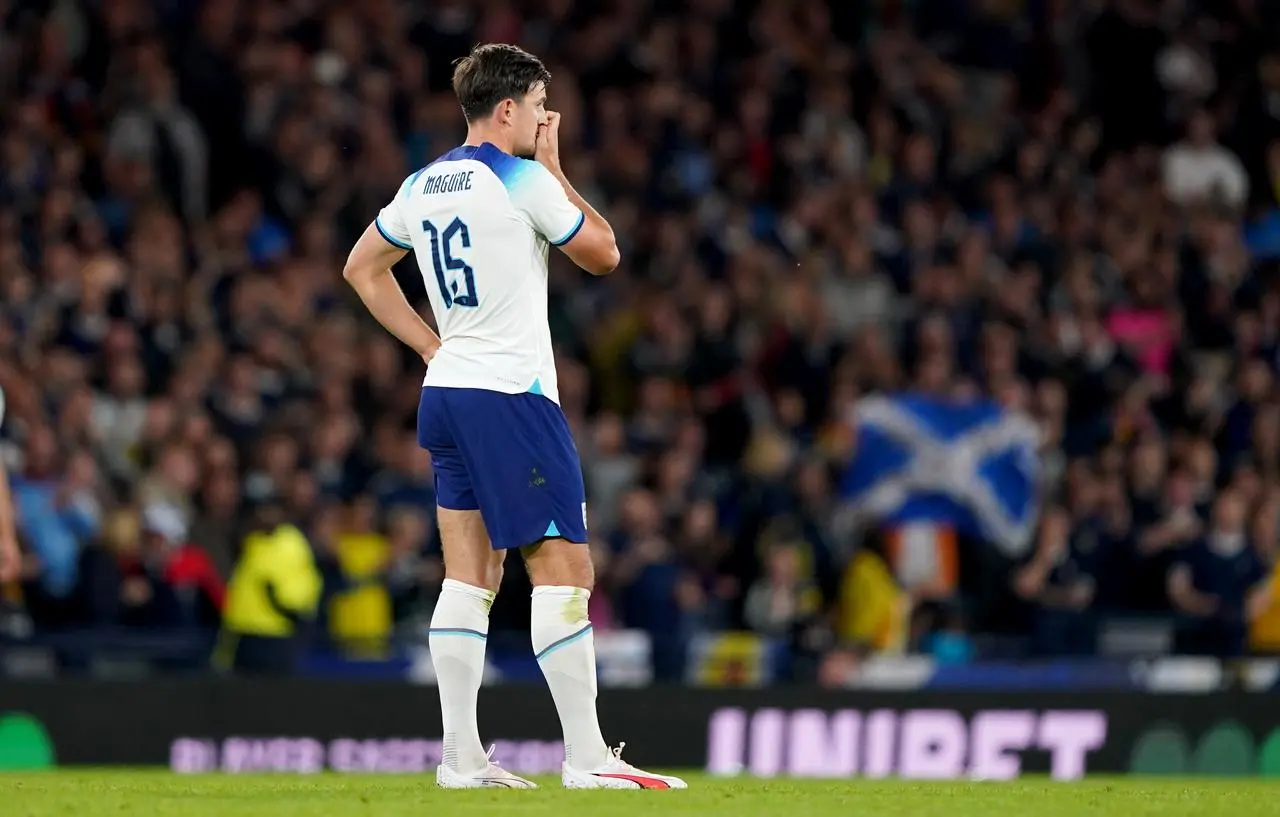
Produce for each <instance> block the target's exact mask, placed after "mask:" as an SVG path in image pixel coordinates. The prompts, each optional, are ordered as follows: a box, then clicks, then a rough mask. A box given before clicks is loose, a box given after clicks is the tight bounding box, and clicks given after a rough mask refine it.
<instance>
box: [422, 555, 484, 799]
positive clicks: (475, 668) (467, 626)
mask: <svg viewBox="0 0 1280 817" xmlns="http://www.w3.org/2000/svg"><path fill="white" fill-rule="evenodd" d="M493 598H494V594H493V593H491V592H490V591H488V590H485V589H484V588H482V587H474V586H472V585H469V584H464V583H462V582H459V581H454V580H453V579H445V580H444V584H443V586H442V587H441V589H440V598H439V600H437V601H436V609H435V612H434V613H433V614H432V615H431V630H430V633H429V635H428V643H429V644H430V646H431V663H432V665H434V666H435V670H436V684H437V685H438V686H439V687H440V712H441V715H442V716H443V719H444V747H443V748H444V752H443V759H442V762H443V764H444V765H445V766H448V767H449V768H450V769H452V770H454V771H456V772H461V773H462V774H473V773H475V772H480V771H483V770H485V769H487V768H488V767H489V758H488V755H486V754H485V751H484V746H483V745H482V744H481V743H480V727H479V726H478V725H477V724H476V698H477V697H478V696H479V694H480V681H481V679H482V678H483V677H484V648H485V644H486V643H487V641H488V638H489V608H490V607H491V606H492V605H493Z"/></svg>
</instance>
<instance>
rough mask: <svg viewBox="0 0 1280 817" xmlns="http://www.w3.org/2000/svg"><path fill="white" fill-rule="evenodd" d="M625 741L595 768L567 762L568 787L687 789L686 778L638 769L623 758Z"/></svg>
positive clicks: (565, 779) (564, 777)
mask: <svg viewBox="0 0 1280 817" xmlns="http://www.w3.org/2000/svg"><path fill="white" fill-rule="evenodd" d="M626 745H627V744H625V743H623V744H621V745H619V746H618V748H616V749H614V750H612V752H611V753H610V756H609V759H608V760H606V761H605V763H604V765H603V766H600V767H598V768H595V769H575V768H573V767H572V766H570V765H569V764H568V763H565V764H564V769H563V771H562V772H561V775H560V780H561V782H563V783H564V787H565V788H566V789H687V788H689V786H688V784H686V783H685V782H684V781H683V780H681V779H680V778H678V777H669V776H667V775H665V774H654V773H653V772H646V771H644V770H643V769H637V768H636V767H635V766H632V765H631V764H630V763H627V762H626V761H624V760H623V759H622V750H623V749H624V748H625V747H626Z"/></svg>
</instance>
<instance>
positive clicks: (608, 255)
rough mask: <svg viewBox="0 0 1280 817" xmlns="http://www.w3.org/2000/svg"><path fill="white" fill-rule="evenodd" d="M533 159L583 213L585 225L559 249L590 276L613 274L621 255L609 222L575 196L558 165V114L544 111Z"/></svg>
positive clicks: (583, 200) (581, 198) (579, 197)
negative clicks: (549, 174) (545, 115)
mask: <svg viewBox="0 0 1280 817" xmlns="http://www.w3.org/2000/svg"><path fill="white" fill-rule="evenodd" d="M533 158H534V159H535V160H536V161H537V162H538V163H539V164H541V165H542V166H543V167H545V168H546V169H547V170H548V171H550V172H551V175H552V176H555V177H556V180H557V181H559V182H560V185H561V186H562V187H564V192H565V195H567V196H568V197H569V201H570V202H572V203H573V205H574V206H575V207H577V208H578V209H579V210H581V211H582V214H583V217H584V218H585V223H584V224H583V226H582V229H581V230H579V231H578V233H577V235H575V236H574V237H573V239H572V240H570V241H569V242H568V243H567V244H564V245H562V246H561V247H560V249H561V250H563V251H564V253H565V254H566V255H568V256H569V257H570V258H571V259H573V262H574V263H575V264H577V265H578V266H580V267H582V268H583V269H585V270H587V271H588V272H590V273H591V274H592V275H605V274H607V273H610V272H613V270H614V268H615V267H617V266H618V261H619V260H620V258H621V256H620V255H619V253H618V242H617V239H616V238H615V237H614V235H613V228H612V227H610V226H609V222H608V221H605V219H604V217H603V216H601V215H600V214H599V213H598V212H596V210H595V208H594V207H592V206H591V205H590V204H588V203H587V200H586V199H584V198H583V197H582V196H580V195H578V191H576V190H574V189H573V185H572V184H570V183H569V179H568V178H566V177H565V175H564V169H563V168H562V167H561V166H560V114H559V113H557V112H556V111H547V121H546V123H545V124H542V125H539V126H538V137H537V140H536V141H535V142H534V150H533Z"/></svg>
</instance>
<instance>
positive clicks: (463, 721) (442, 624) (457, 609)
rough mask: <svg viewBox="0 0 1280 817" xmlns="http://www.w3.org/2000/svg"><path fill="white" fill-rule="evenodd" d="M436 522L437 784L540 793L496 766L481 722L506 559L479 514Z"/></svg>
mask: <svg viewBox="0 0 1280 817" xmlns="http://www.w3.org/2000/svg"><path fill="white" fill-rule="evenodd" d="M437 518H438V519H439V523H440V542H441V548H442V549H443V551H444V564H445V568H444V571H445V580H444V586H443V587H442V588H441V590H440V599H439V600H438V601H437V602H436V609H435V612H434V613H433V614H432V616H431V631H430V635H429V641H430V645H431V662H432V664H433V665H434V666H435V671H436V683H437V684H438V686H439V688H440V711H441V715H442V717H443V721H444V753H443V757H442V762H441V765H440V767H439V768H438V769H437V770H436V784H437V785H439V786H441V787H443V788H448V789H474V788H486V787H492V788H509V789H526V788H537V787H536V786H535V785H534V784H533V783H532V782H530V781H528V780H525V779H524V778H522V777H517V776H516V775H513V774H511V773H510V772H508V771H506V770H504V769H502V768H501V767H499V766H498V765H496V764H495V763H493V762H491V760H490V755H489V753H487V752H485V750H484V746H483V744H481V742H480V730H479V727H478V726H477V723H476V699H477V697H478V695H479V693H480V682H481V679H482V677H483V675H484V650H485V644H486V642H487V640H488V636H489V608H490V606H492V604H493V599H494V596H495V595H496V594H497V592H498V586H499V585H500V584H501V583H502V562H503V559H504V557H505V556H506V552H505V551H496V552H495V551H494V550H493V549H492V548H491V547H490V546H489V534H488V532H487V531H486V530H485V527H484V522H483V521H482V520H481V518H480V512H479V511H455V510H450V509H448V508H440V509H439V510H438V512H437Z"/></svg>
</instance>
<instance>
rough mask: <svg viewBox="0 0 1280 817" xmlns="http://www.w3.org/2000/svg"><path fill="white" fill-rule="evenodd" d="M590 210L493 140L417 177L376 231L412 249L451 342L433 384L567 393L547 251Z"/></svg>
mask: <svg viewBox="0 0 1280 817" xmlns="http://www.w3.org/2000/svg"><path fill="white" fill-rule="evenodd" d="M582 222H583V215H582V211H581V210H579V209H578V208H577V207H575V206H574V205H573V203H572V202H570V201H569V197H568V196H567V195H566V194H565V192H564V187H563V186H561V184H560V182H559V181H557V180H556V178H555V176H552V175H551V173H550V172H549V171H548V170H547V169H546V168H545V167H543V166H542V165H540V164H538V163H537V162H534V161H530V160H528V159H518V158H516V157H515V156H511V155H510V154H507V153H504V152H503V151H501V150H499V149H498V148H496V147H494V146H493V145H491V144H489V143H487V142H486V143H485V144H483V145H464V146H462V147H458V148H454V149H453V150H451V151H449V152H448V153H446V154H444V155H443V156H441V157H440V158H439V159H436V160H435V161H434V162H432V163H431V164H429V165H427V166H426V167H424V168H423V169H421V170H419V171H418V172H416V173H414V174H413V175H412V176H410V177H409V178H408V179H406V180H405V182H404V184H403V185H402V186H401V187H400V192H399V193H397V194H396V197H395V199H394V200H392V201H391V203H390V204H388V205H387V206H386V207H384V208H383V209H382V212H381V213H379V214H378V218H377V220H376V221H375V224H376V225H377V227H378V231H379V232H381V233H382V237H383V238H385V239H386V240H387V241H389V242H391V243H392V244H394V245H395V246H397V247H400V248H401V249H404V250H413V251H414V253H415V254H416V256H417V259H418V267H419V268H420V269H421V270H422V277H423V280H424V281H425V283H426V286H427V293H428V294H429V295H430V298H431V310H432V312H434V313H435V316H436V326H437V328H438V329H439V331H440V337H441V340H442V341H443V345H442V346H441V347H440V351H439V352H438V353H437V354H436V356H435V357H434V358H433V359H432V361H431V365H430V366H428V367H427V377H426V379H425V380H424V381H423V385H426V386H452V387H460V388H473V389H490V390H492V391H500V392H505V393H507V394H520V393H522V392H533V393H535V394H544V395H546V396H547V397H549V398H550V399H552V400H554V401H555V402H556V403H559V402H560V394H559V390H558V388H557V382H556V369H555V361H554V359H553V357H552V351H551V326H550V324H549V323H548V320H547V252H548V247H549V246H551V245H555V246H559V245H561V244H564V243H566V242H567V241H569V240H570V239H572V238H573V237H574V236H575V235H577V234H578V230H580V229H582Z"/></svg>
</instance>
